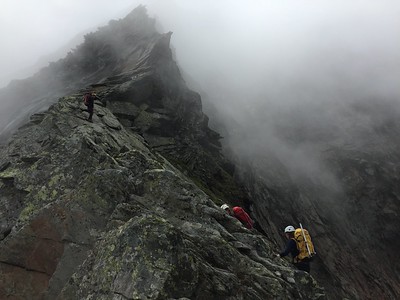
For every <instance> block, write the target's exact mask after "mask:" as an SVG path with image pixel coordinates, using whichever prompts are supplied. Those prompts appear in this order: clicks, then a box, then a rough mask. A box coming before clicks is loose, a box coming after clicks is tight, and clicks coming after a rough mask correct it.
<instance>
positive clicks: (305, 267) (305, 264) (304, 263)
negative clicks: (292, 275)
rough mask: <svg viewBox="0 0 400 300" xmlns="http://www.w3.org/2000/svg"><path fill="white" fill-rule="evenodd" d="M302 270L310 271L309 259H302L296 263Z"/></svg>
mask: <svg viewBox="0 0 400 300" xmlns="http://www.w3.org/2000/svg"><path fill="white" fill-rule="evenodd" d="M294 265H295V266H296V268H297V269H299V270H300V271H305V272H307V273H310V263H309V262H308V261H300V262H297V263H295V264H294Z"/></svg>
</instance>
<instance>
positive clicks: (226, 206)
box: [221, 204, 229, 210]
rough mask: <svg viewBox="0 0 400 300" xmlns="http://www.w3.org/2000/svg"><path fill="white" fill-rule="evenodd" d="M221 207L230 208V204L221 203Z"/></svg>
mask: <svg viewBox="0 0 400 300" xmlns="http://www.w3.org/2000/svg"><path fill="white" fill-rule="evenodd" d="M221 208H222V209H223V210H225V209H227V208H229V205H228V204H222V205H221Z"/></svg>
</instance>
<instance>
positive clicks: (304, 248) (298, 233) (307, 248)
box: [294, 224, 316, 262]
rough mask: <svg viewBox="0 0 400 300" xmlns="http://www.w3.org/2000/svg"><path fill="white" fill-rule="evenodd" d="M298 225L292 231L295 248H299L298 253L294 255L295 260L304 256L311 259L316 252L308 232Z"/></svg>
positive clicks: (302, 258) (300, 259)
mask: <svg viewBox="0 0 400 300" xmlns="http://www.w3.org/2000/svg"><path fill="white" fill-rule="evenodd" d="M300 227H301V228H297V229H296V230H295V232H294V241H295V242H296V246H297V250H299V254H298V255H297V256H296V257H295V261H297V262H298V261H302V260H304V259H305V258H308V259H311V258H312V257H313V256H314V255H315V254H316V253H315V251H314V245H313V243H312V241H311V236H310V234H309V233H308V231H307V229H304V228H303V226H301V224H300Z"/></svg>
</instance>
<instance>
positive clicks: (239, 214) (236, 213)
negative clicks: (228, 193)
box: [221, 204, 254, 229]
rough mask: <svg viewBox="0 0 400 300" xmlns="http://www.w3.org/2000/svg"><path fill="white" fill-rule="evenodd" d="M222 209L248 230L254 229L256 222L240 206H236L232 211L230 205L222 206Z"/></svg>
mask: <svg viewBox="0 0 400 300" xmlns="http://www.w3.org/2000/svg"><path fill="white" fill-rule="evenodd" d="M221 208H222V209H223V210H225V211H226V212H227V213H228V214H229V215H231V216H233V217H235V218H236V219H238V220H239V221H240V222H241V223H242V224H243V225H244V226H246V228H248V229H252V228H253V224H254V221H253V220H252V219H251V218H250V216H249V215H248V214H247V213H246V212H245V211H244V209H243V208H241V207H240V206H234V207H233V208H232V209H230V207H229V205H227V204H222V205H221Z"/></svg>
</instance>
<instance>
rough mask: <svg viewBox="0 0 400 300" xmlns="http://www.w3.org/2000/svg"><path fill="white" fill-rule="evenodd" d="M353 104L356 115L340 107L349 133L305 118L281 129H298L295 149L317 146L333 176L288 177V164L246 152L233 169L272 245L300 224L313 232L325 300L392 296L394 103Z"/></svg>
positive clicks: (399, 276)
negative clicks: (289, 227) (286, 230)
mask: <svg viewBox="0 0 400 300" xmlns="http://www.w3.org/2000/svg"><path fill="white" fill-rule="evenodd" d="M354 105H356V109H355V110H354V111H352V107H351V106H348V107H346V111H345V113H346V114H347V115H348V116H352V118H353V120H351V122H350V125H349V126H348V127H347V128H344V126H343V124H329V122H328V121H327V122H325V123H324V125H325V126H326V127H325V128H322V126H320V125H321V124H318V123H316V124H310V122H312V121H309V120H308V121H307V120H301V121H300V122H298V123H297V124H296V125H295V126H294V128H290V124H289V123H290V122H288V124H286V127H285V128H284V129H285V130H282V128H280V132H281V133H283V132H287V133H291V134H293V133H294V132H296V135H294V136H295V139H294V138H293V135H292V136H290V135H289V134H288V135H287V142H288V143H290V144H291V145H292V147H293V148H299V147H301V146H302V144H303V145H304V144H305V143H307V142H309V141H311V142H310V144H312V145H313V146H314V147H315V145H316V142H315V141H317V142H318V143H319V145H318V146H319V147H320V150H319V151H315V152H314V153H315V154H314V156H316V155H318V156H319V157H318V159H319V161H320V163H321V164H323V165H324V166H325V169H326V170H329V174H330V175H331V177H327V176H320V177H319V178H316V177H315V176H314V177H313V176H310V177H307V176H303V177H302V178H300V179H299V178H294V176H293V172H291V171H290V170H289V169H288V168H287V164H285V162H284V161H282V160H280V159H279V158H278V157H277V156H276V155H274V153H268V152H265V153H264V154H263V155H262V156H260V155H259V153H250V155H249V157H248V159H244V160H243V159H242V161H241V162H239V161H238V166H240V170H241V173H242V174H241V177H242V179H243V181H244V182H245V186H246V189H247V191H248V193H249V195H250V196H251V199H252V200H253V203H252V207H253V212H254V214H255V215H256V217H257V220H258V221H259V222H260V224H261V226H262V227H263V228H269V230H268V234H269V235H270V239H271V240H276V241H277V242H280V243H282V240H281V237H280V235H279V232H280V231H282V229H283V228H284V227H285V226H287V225H288V224H298V223H299V222H302V223H303V225H304V226H307V228H308V229H309V230H310V232H311V233H312V234H313V238H314V242H315V244H316V245H315V246H316V249H317V253H318V258H317V259H316V261H315V262H313V265H312V273H313V274H315V278H318V282H319V283H321V284H322V285H323V286H324V287H325V290H326V292H327V294H328V295H330V296H331V298H333V299H339V298H343V297H347V298H351V299H397V298H399V296H400V285H399V282H400V273H399V268H398V265H397V263H396V261H397V258H396V253H397V249H398V247H399V241H400V234H399V232H398V230H397V229H398V228H399V226H400V219H399V216H400V205H399V203H400V191H399V185H398V182H399V170H400V169H399V168H400V156H399V152H398V149H399V146H400V141H399V138H398V137H399V134H400V123H399V121H398V120H399V117H400V107H399V105H398V103H397V101H395V102H389V101H379V102H377V101H369V102H368V101H363V102H361V103H357V104H354ZM304 109H309V108H304ZM363 119H368V120H369V124H368V126H365V122H360V120H363ZM286 120H288V118H286ZM343 120H346V118H343ZM307 122H309V123H308V125H307ZM333 125H335V126H333ZM307 126H308V128H310V127H311V128H318V129H319V132H318V131H317V130H315V131H310V130H308V129H307ZM340 129H342V130H344V132H345V133H346V135H345V134H343V133H341V132H339V130H340ZM317 134H319V135H320V136H319V137H318V136H317ZM321 136H322V137H325V140H323V139H321ZM309 148H310V149H313V148H312V147H309ZM314 149H315V148H314ZM328 179H329V180H328Z"/></svg>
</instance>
